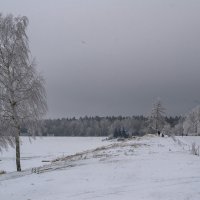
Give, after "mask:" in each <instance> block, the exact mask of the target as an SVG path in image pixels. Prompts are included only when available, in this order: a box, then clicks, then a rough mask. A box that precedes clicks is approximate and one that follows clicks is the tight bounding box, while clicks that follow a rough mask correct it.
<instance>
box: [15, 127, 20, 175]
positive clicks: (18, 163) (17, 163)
mask: <svg viewBox="0 0 200 200" xmlns="http://www.w3.org/2000/svg"><path fill="white" fill-rule="evenodd" d="M19 136H20V130H18V133H17V135H16V136H15V145H16V166H17V171H18V172H20V171H21V163H20V140H19Z"/></svg>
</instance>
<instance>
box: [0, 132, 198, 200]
mask: <svg viewBox="0 0 200 200" xmlns="http://www.w3.org/2000/svg"><path fill="white" fill-rule="evenodd" d="M105 145H107V143H105ZM76 158H77V159H74V160H72V159H71V160H70V159H69V157H66V158H62V159H61V160H59V161H57V162H56V163H54V164H57V165H59V164H61V163H63V162H66V163H68V164H72V166H71V167H66V168H62V169H60V170H55V171H49V172H45V173H41V174H35V173H34V174H30V175H26V176H23V177H20V178H15V179H10V180H2V181H1V178H3V177H0V199H1V200H16V199H20V200H55V199H56V200H83V199H87V200H89V199H101V200H108V199H109V200H118V199H120V200H122V199H123V200H129V199H130V200H141V199H143V200H160V199H164V200H179V199H180V200H199V199H200V157H198V156H194V155H191V154H190V153H189V152H188V151H187V150H186V149H185V147H184V146H180V145H178V144H177V143H176V142H174V141H173V140H172V139H171V138H159V137H151V136H146V137H144V138H142V139H134V140H131V141H126V142H120V143H119V142H118V143H117V144H115V143H113V144H111V145H110V146H109V148H105V147H104V148H98V149H96V150H94V151H89V152H88V151H87V152H85V154H84V155H83V156H81V157H80V158H79V159H78V157H76Z"/></svg>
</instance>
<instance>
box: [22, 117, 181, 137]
mask: <svg viewBox="0 0 200 200" xmlns="http://www.w3.org/2000/svg"><path fill="white" fill-rule="evenodd" d="M180 118H181V117H179V116H176V117H166V118H165V121H166V122H167V123H168V124H169V125H170V126H171V127H174V126H175V125H176V124H177V123H178V122H179V120H180ZM121 131H123V132H124V131H125V132H126V133H127V134H129V135H144V134H146V133H147V132H148V118H147V117H144V116H132V117H122V116H118V117H98V116H96V117H87V116H86V117H83V118H82V117H81V118H79V119H76V118H70V119H69V118H62V119H46V120H44V121H43V125H42V129H41V134H42V135H43V136H109V135H114V134H115V133H116V132H121ZM25 135H26V133H25Z"/></svg>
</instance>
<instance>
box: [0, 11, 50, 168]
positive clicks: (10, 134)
mask: <svg viewBox="0 0 200 200" xmlns="http://www.w3.org/2000/svg"><path fill="white" fill-rule="evenodd" d="M27 26H28V19H27V17H24V16H23V17H14V16H13V15H7V16H3V15H2V14H0V145H1V146H2V147H6V145H8V144H10V145H14V146H15V148H16V166H17V171H21V164H20V137H19V136H20V132H21V128H22V125H23V124H25V125H26V127H27V129H28V132H29V134H31V135H34V134H35V132H36V131H38V127H39V122H40V119H41V117H42V116H43V115H44V114H45V113H46V111H47V104H46V92H45V88H44V80H43V78H42V76H40V75H39V74H38V73H37V71H36V69H35V65H34V62H33V61H32V59H31V54H30V50H29V45H28V37H27V34H26V29H27Z"/></svg>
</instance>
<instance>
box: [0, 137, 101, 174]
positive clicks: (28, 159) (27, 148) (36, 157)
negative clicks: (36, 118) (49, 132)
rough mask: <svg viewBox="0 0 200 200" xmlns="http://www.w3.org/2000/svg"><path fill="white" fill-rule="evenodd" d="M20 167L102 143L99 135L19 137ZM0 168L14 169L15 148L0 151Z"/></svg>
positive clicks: (37, 164)
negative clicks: (20, 143)
mask: <svg viewBox="0 0 200 200" xmlns="http://www.w3.org/2000/svg"><path fill="white" fill-rule="evenodd" d="M21 142H22V145H21V163H22V168H23V169H26V168H31V167H38V166H41V165H44V164H46V163H43V162H42V161H49V160H53V159H55V158H57V157H58V156H59V157H60V156H65V155H71V154H74V153H76V152H80V151H83V150H87V149H92V148H95V147H97V146H101V145H102V138H100V137H37V138H36V139H35V140H33V139H31V142H30V138H28V137H22V138H21ZM0 160H1V161H0V170H4V171H7V172H11V171H15V170H16V166H15V165H16V164H15V149H13V148H9V149H8V150H7V151H5V150H4V151H3V152H0Z"/></svg>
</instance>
